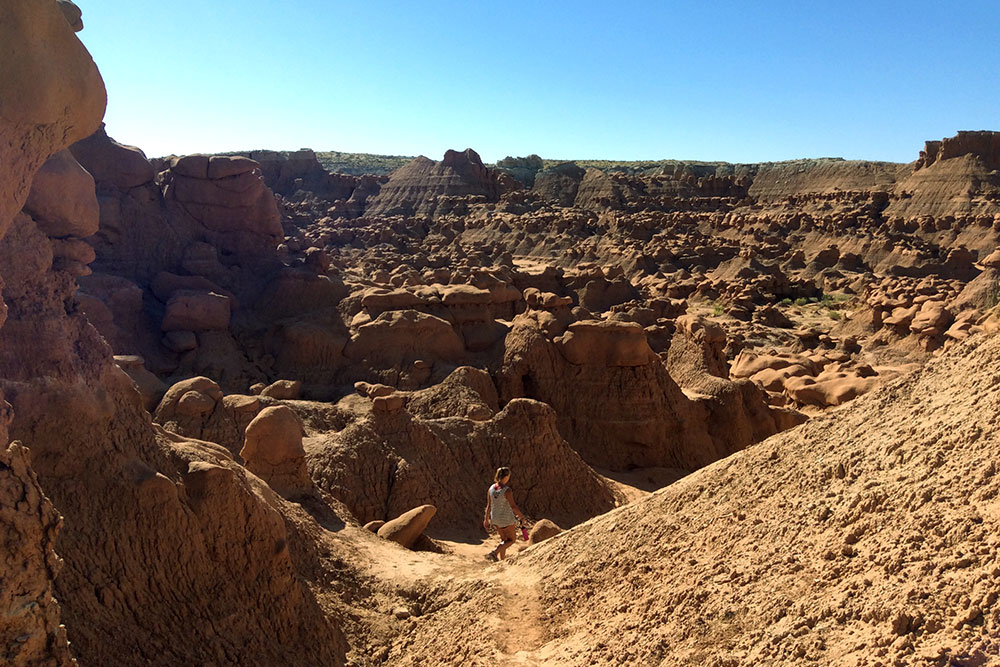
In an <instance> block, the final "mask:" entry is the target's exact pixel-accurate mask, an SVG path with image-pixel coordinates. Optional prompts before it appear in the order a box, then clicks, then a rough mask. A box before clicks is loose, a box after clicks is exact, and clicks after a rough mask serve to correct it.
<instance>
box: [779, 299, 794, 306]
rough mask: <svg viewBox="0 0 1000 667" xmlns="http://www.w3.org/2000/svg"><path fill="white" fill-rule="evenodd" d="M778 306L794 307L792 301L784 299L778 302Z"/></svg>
mask: <svg viewBox="0 0 1000 667" xmlns="http://www.w3.org/2000/svg"><path fill="white" fill-rule="evenodd" d="M778 305H781V306H790V305H792V300H791V299H788V298H785V299H782V300H781V301H779V302H778Z"/></svg>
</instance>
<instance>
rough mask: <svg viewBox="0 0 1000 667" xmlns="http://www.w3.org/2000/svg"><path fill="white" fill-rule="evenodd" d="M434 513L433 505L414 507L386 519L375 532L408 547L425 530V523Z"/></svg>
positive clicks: (383, 537) (429, 520) (428, 521)
mask: <svg viewBox="0 0 1000 667" xmlns="http://www.w3.org/2000/svg"><path fill="white" fill-rule="evenodd" d="M436 513H437V508H435V507H434V506H433V505H421V506H420V507H414V508H413V509H411V510H409V511H408V512H404V513H402V514H400V515H399V516H397V517H396V518H395V519H390V520H389V521H386V522H385V523H383V524H382V525H381V526H379V528H378V530H377V531H376V532H377V533H378V536H379V537H381V538H382V539H384V540H389V541H390V542H395V543H396V544H398V545H400V546H401V547H404V548H406V549H410V548H412V547H413V545H414V544H415V543H416V541H417V539H418V538H419V537H420V536H421V535H422V534H423V532H424V530H426V528H427V524H429V523H430V522H431V519H433V518H434V515H435V514H436Z"/></svg>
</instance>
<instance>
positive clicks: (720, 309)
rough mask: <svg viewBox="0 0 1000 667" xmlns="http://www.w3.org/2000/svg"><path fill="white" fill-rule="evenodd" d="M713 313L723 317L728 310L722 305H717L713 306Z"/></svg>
mask: <svg viewBox="0 0 1000 667" xmlns="http://www.w3.org/2000/svg"><path fill="white" fill-rule="evenodd" d="M712 312H713V313H714V314H715V315H722V313H724V312H726V309H725V308H724V307H723V306H722V304H721V303H715V304H712Z"/></svg>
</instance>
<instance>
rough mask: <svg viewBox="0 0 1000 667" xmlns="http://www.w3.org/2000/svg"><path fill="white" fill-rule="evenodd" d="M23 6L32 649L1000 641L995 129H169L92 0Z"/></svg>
mask: <svg viewBox="0 0 1000 667" xmlns="http://www.w3.org/2000/svg"><path fill="white" fill-rule="evenodd" d="M0 19H2V20H0V41H2V42H3V43H5V44H11V45H14V46H13V47H12V48H11V53H15V54H17V55H16V57H14V58H13V60H12V61H10V62H3V63H0V69H2V71H3V75H4V81H7V82H9V84H8V85H7V86H6V89H5V90H4V91H2V93H0V139H2V141H0V236H2V240H0V274H2V278H3V288H2V295H3V303H4V304H5V305H4V309H3V317H2V318H0V320H2V324H3V326H2V328H0V389H2V394H3V397H4V398H5V399H6V400H5V402H3V403H2V405H3V406H4V410H3V419H2V420H0V430H3V433H0V436H2V438H3V442H4V443H8V442H9V443H10V444H9V445H7V444H5V445H4V447H3V450H2V451H0V520H2V525H3V526H4V528H5V540H4V544H3V547H2V548H0V557H2V559H3V568H4V569H3V572H4V576H3V579H2V581H0V604H2V608H3V611H4V613H3V614H2V615H0V640H2V641H0V652H2V654H0V659H2V660H3V661H4V662H5V663H9V664H18V665H21V664H24V665H28V664H46V665H65V664H71V663H72V662H73V661H74V660H77V661H79V663H80V664H83V665H137V664H163V665H181V664H204V665H274V664H284V665H337V664H344V663H347V662H350V663H352V664H377V663H381V662H391V663H393V664H418V663H421V662H423V663H427V664H433V663H451V664H498V663H499V664H505V663H511V662H518V661H520V662H521V663H522V664H534V663H533V662H532V661H536V662H537V661H547V662H552V663H560V662H564V663H567V664H581V662H583V663H586V662H590V663H591V664H593V663H598V664H626V663H629V664H661V663H662V664H688V663H689V664H714V665H738V664H761V661H770V662H772V663H778V662H780V663H793V662H797V661H800V662H810V661H811V662H828V663H834V662H836V663H838V664H893V663H898V664H906V663H909V662H917V661H925V662H926V664H949V661H952V662H951V664H984V662H983V661H984V660H986V659H987V658H988V657H989V656H990V655H995V654H996V651H997V649H998V647H997V645H996V640H995V638H996V637H997V634H996V633H997V631H998V614H1000V608H998V607H997V606H996V603H997V600H998V594H1000V591H998V590H997V585H996V583H995V581H996V576H997V572H998V571H1000V570H998V568H1000V560H998V554H997V540H996V538H995V535H996V534H997V531H996V528H997V521H998V520H1000V507H998V506H997V503H996V496H997V494H996V488H995V487H996V483H995V479H994V475H995V472H996V470H997V461H996V460H995V459H996V458H997V454H996V452H997V451H998V450H997V448H996V447H995V428H994V427H995V421H996V416H995V415H996V410H995V409H994V408H995V407H996V406H995V401H994V398H995V397H994V396H993V394H994V393H995V388H996V384H997V383H996V378H995V376H994V374H993V371H992V368H993V367H994V366H995V364H994V363H993V362H994V361H995V359H994V357H995V356H996V350H995V348H996V347H997V345H996V344H995V342H994V341H993V338H992V336H991V332H992V331H993V330H994V329H995V326H996V325H995V314H994V313H995V306H996V305H997V302H998V300H1000V276H998V275H997V271H998V270H1000V252H998V251H997V246H998V245H1000V238H998V232H1000V177H998V175H997V169H998V168H1000V134H998V133H993V132H960V133H959V134H958V135H957V136H955V137H952V138H948V139H944V140H943V141H932V142H927V144H926V146H925V149H924V150H923V151H921V152H920V157H919V159H918V160H917V161H916V162H914V163H911V164H907V165H902V164H893V163H881V162H848V161H842V160H832V159H824V160H803V161H796V162H784V163H769V164H752V165H731V164H723V163H682V162H665V163H662V164H660V165H658V166H657V167H655V168H652V169H645V170H640V169H638V168H632V167H629V166H628V165H624V166H620V167H616V168H608V169H605V170H598V169H594V168H587V169H584V168H581V167H579V166H577V165H576V164H573V163H564V164H554V165H548V166H546V164H545V163H544V162H543V161H542V160H540V159H538V158H536V157H535V156H532V157H530V158H508V159H506V160H504V161H501V163H500V164H499V165H498V166H496V167H488V166H486V165H484V164H483V163H482V161H481V160H480V159H479V156H478V155H477V154H476V153H475V152H474V151H472V150H466V151H465V152H462V153H458V152H454V151H449V152H448V153H447V154H446V155H445V156H444V159H443V160H442V161H440V162H435V161H432V160H429V159H426V158H422V157H421V158H417V159H415V160H413V161H412V162H410V163H409V164H407V165H405V166H403V167H401V168H399V169H397V170H396V171H394V172H392V173H390V174H387V175H386V174H382V175H380V174H369V175H362V176H353V175H345V174H337V173H330V172H328V171H327V170H326V169H324V167H323V166H322V164H321V163H320V162H319V161H318V160H317V158H316V155H315V154H313V153H312V152H311V151H299V152H296V153H290V154H288V153H276V152H265V151H261V152H253V153H247V154H241V155H212V156H209V155H188V156H182V157H176V156H171V157H169V158H161V159H152V160H150V159H147V158H146V156H145V155H144V154H143V153H142V152H141V151H140V150H139V149H137V148H133V147H130V146H126V145H123V144H119V143H117V142H116V141H114V140H113V139H111V138H110V137H109V136H108V135H107V134H106V132H105V130H104V127H103V125H102V124H101V118H102V116H103V110H104V104H105V91H104V86H103V83H102V81H101V78H100V75H99V73H98V71H97V69H96V66H95V65H94V63H93V62H92V60H91V59H90V56H89V55H88V54H87V52H86V50H85V49H84V48H83V46H82V45H81V44H80V42H79V41H78V40H77V38H76V36H75V35H74V31H76V30H79V29H81V28H82V21H81V19H80V13H79V10H77V9H76V8H75V6H74V5H72V3H70V2H66V1H60V2H58V3H57V2H54V1H51V2H50V1H48V0H46V1H40V2H39V1H29V0H13V2H9V3H7V6H5V8H4V9H2V10H0ZM928 360H931V361H930V363H929V364H928V363H927V362H928ZM900 376H903V377H900ZM866 393H868V394H869V395H867V396H863V397H861V398H858V397H859V396H861V395H862V394H866ZM854 399H857V400H854ZM844 404H848V405H844ZM838 406H843V407H838ZM940 411H944V413H945V414H942V412H940ZM827 413H829V414H827ZM945 417H947V419H946V418H945ZM803 422H807V423H805V424H804V425H802V426H798V425H800V424H803ZM796 427H797V428H796ZM783 431H788V432H787V433H784V434H782V435H777V436H776V434H779V433H781V432H783ZM772 436H776V437H772ZM765 440H767V442H764V443H762V441H765ZM757 443H762V444H757ZM501 464H502V465H509V466H511V467H512V468H513V469H514V471H515V479H514V484H515V489H516V494H517V500H518V503H519V504H520V506H521V508H522V509H523V510H524V512H525V513H526V514H527V515H528V516H529V518H530V519H532V520H533V521H535V522H537V528H538V530H536V533H535V535H534V536H533V539H532V544H531V546H529V547H527V548H520V549H519V550H517V551H516V555H515V558H514V562H513V564H509V563H505V564H501V565H495V566H488V565H487V564H486V563H485V561H482V559H481V558H480V554H481V553H483V552H484V551H485V550H486V547H484V546H481V543H482V541H483V537H484V536H483V535H482V534H477V533H476V530H477V527H478V525H479V521H480V518H481V513H482V508H483V505H484V497H483V496H484V493H483V491H484V490H485V488H486V485H487V484H488V483H489V480H490V479H491V476H492V472H493V470H494V469H495V468H496V467H497V466H498V465H501ZM705 466H708V467H707V468H706V467H705ZM695 471H698V472H695ZM685 475H687V477H685V478H684V479H683V480H681V481H679V482H675V483H674V484H671V485H669V486H667V488H666V489H665V490H663V491H660V492H657V493H656V494H654V495H652V496H651V497H648V498H643V496H645V495H646V494H647V492H648V491H650V490H652V489H654V488H657V487H659V486H663V485H664V484H666V483H667V482H670V481H673V480H675V479H678V478H680V477H683V476H685ZM427 506H430V507H427ZM616 508H618V509H616ZM595 517H597V518H595ZM543 519H544V520H545V521H544V522H543V521H542V520H543ZM553 524H555V525H553ZM543 527H544V528H545V529H546V530H545V531H543V530H541V528H543ZM560 527H561V528H562V529H566V530H564V532H562V533H559V530H560ZM543 533H547V534H553V533H559V534H558V535H557V536H556V537H553V538H551V539H549V540H547V541H546V542H545V543H544V544H540V545H538V546H535V544H536V543H537V542H540V541H542V538H543V537H545V535H544V534H543ZM584 610H590V611H589V612H587V613H583V612H584ZM508 625H511V626H513V627H510V629H509V630H508V629H507V626H508ZM511 633H518V634H517V637H516V638H515V639H512V637H511ZM991 638H992V639H991ZM977 660H978V661H979V662H976V661H977Z"/></svg>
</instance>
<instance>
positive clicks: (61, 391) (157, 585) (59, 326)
mask: <svg viewBox="0 0 1000 667" xmlns="http://www.w3.org/2000/svg"><path fill="white" fill-rule="evenodd" d="M0 13H3V14H4V20H2V21H0V37H2V41H3V43H4V44H5V46H7V47H8V48H9V49H10V52H11V53H13V54H17V56H16V57H14V58H13V59H5V60H4V62H3V64H2V65H0V68H3V70H4V77H3V78H4V81H5V82H6V83H5V91H6V93H5V94H4V95H2V96H0V118H2V119H3V120H2V122H0V135H2V137H3V140H2V141H0V153H2V155H0V157H2V160H0V163H2V165H3V167H2V170H0V194H2V195H3V196H2V197H0V199H2V201H3V202H4V204H3V205H2V207H0V220H2V224H0V231H2V232H5V235H4V236H3V239H2V241H0V254H2V255H3V257H5V258H6V259H5V260H4V261H3V266H4V267H5V269H4V275H3V278H4V284H5V286H4V293H3V297H4V301H5V303H6V310H5V314H6V322H5V323H4V326H3V328H2V329H0V338H2V340H3V344H2V350H3V353H2V354H0V385H2V387H3V390H4V393H5V395H6V396H7V398H8V399H9V400H10V402H11V404H12V405H13V407H14V417H13V420H12V421H11V422H10V435H11V436H13V437H15V438H18V439H19V440H21V441H22V442H24V443H25V444H26V445H27V446H29V447H31V449H32V450H33V455H34V458H33V468H34V470H35V472H36V473H37V479H38V482H39V483H40V484H41V487H42V488H43V489H44V490H45V493H46V495H47V496H48V497H50V498H51V499H52V503H53V504H54V505H55V507H57V508H58V509H59V510H60V511H61V512H62V514H63V516H64V520H65V521H64V525H63V529H62V531H61V532H60V534H59V536H58V538H57V539H56V542H55V548H56V551H57V552H58V553H59V554H60V555H61V556H62V558H63V559H64V561H65V565H64V567H63V569H62V572H61V573H60V575H59V577H58V578H56V579H55V594H56V597H57V598H58V600H59V604H60V606H61V610H62V616H61V620H62V622H63V623H64V624H65V625H66V633H67V635H68V637H69V639H70V641H71V646H72V650H73V654H74V656H75V657H77V658H79V659H80V660H81V661H82V662H83V663H86V664H109V663H112V662H126V663H136V662H147V661H151V660H155V661H167V662H183V663H191V662H198V663H208V662H215V663H223V662H241V661H244V659H251V658H249V656H251V655H252V656H253V658H252V659H253V660H264V661H277V660H280V661H282V662H286V663H298V664H316V663H318V662H337V661H340V660H342V659H343V654H344V651H345V649H346V647H345V644H344V642H343V638H342V635H341V634H340V631H339V629H338V628H337V627H335V626H333V625H331V624H330V622H329V621H328V620H327V619H326V618H325V617H324V616H323V614H322V613H321V612H320V610H319V608H318V606H317V605H316V602H315V600H314V599H313V598H312V597H311V596H309V595H308V594H307V592H306V590H305V585H304V584H303V582H302V579H300V577H299V575H298V574H297V565H296V562H295V560H294V559H293V557H292V555H291V553H290V551H289V548H288V542H289V539H290V538H291V539H294V537H293V533H294V532H295V531H296V530H297V528H296V523H295V521H294V520H293V519H291V517H292V512H291V510H290V509H289V508H288V507H286V506H284V505H283V504H282V502H283V501H281V500H280V499H278V498H277V497H276V496H274V494H273V493H271V492H270V491H268V490H267V489H266V488H264V487H262V486H261V485H260V483H259V481H257V480H256V479H255V478H253V477H252V476H251V475H249V474H247V473H246V472H245V471H243V470H242V469H241V468H240V467H239V466H237V465H236V464H235V463H234V462H233V461H232V460H231V457H230V456H229V454H228V453H226V452H225V450H222V449H221V448H219V447H218V446H215V445H210V444H207V443H196V442H190V441H184V440H183V439H179V438H174V437H171V436H169V435H167V434H166V433H165V432H158V431H156V430H154V428H153V427H152V426H151V425H150V423H149V420H148V415H147V414H146V413H145V411H144V410H143V408H142V405H141V403H140V399H139V395H138V393H137V392H136V391H135V389H134V388H133V385H132V382H131V380H129V379H128V378H127V377H126V376H125V375H124V374H123V372H122V371H121V370H119V369H118V367H117V366H115V365H114V363H113V360H112V356H111V351H110V350H109V348H108V347H107V345H106V344H105V343H104V341H103V340H102V339H101V338H100V336H99V335H98V334H97V332H96V331H95V330H94V329H93V328H92V327H91V326H90V324H89V323H88V322H87V320H86V318H85V317H84V316H83V314H82V312H81V311H80V310H79V309H77V308H76V307H75V292H76V284H75V278H76V276H77V275H78V271H76V270H75V269H74V267H73V265H72V263H67V262H60V261H56V260H57V259H58V258H60V257H67V255H65V254H62V253H64V252H65V250H60V251H59V252H56V251H54V249H53V245H54V244H51V243H49V241H48V238H47V234H48V233H50V232H53V231H57V232H59V233H63V232H67V231H69V232H70V233H84V231H85V230H86V229H88V227H87V226H86V225H88V224H92V221H90V220H88V219H86V218H84V219H80V220H75V219H74V220H70V221H69V222H71V223H74V225H77V226H74V225H71V226H69V227H66V226H63V227H51V226H48V227H47V226H46V225H47V223H59V224H63V223H65V222H66V221H65V220H62V219H59V218H57V216H56V215H55V214H53V213H52V210H53V209H50V208H47V207H46V206H42V205H41V204H39V206H38V207H34V208H33V210H34V211H35V212H36V213H37V214H39V215H40V217H43V218H45V217H48V216H51V218H52V219H48V220H44V221H43V222H42V224H41V225H40V224H38V223H37V222H36V221H35V220H33V219H32V217H29V215H27V214H23V213H22V214H17V215H16V216H15V214H16V213H17V210H18V209H19V208H20V206H21V204H23V203H24V201H25V198H26V197H27V195H28V190H29V186H30V184H31V180H32V174H33V172H34V171H35V170H36V169H37V168H38V167H40V166H41V165H42V164H43V163H44V162H45V161H46V159H47V158H48V157H49V156H50V155H52V154H55V153H57V152H58V151H59V150H61V149H62V148H64V147H65V145H66V144H67V143H71V142H73V141H77V140H80V139H83V138H85V137H87V136H88V135H90V134H91V133H92V132H94V130H95V129H96V128H97V125H98V123H99V121H100V116H101V113H102V112H103V108H104V103H105V94H104V88H103V85H102V84H101V81H100V77H99V75H98V74H97V70H96V68H95V67H94V65H93V63H92V61H91V60H90V57H89V56H88V55H87V53H86V51H85V50H84V48H83V46H82V45H81V44H80V42H79V41H78V40H77V38H76V37H75V36H74V35H73V28H71V27H70V25H69V24H68V23H67V20H66V18H65V16H64V14H63V12H62V11H60V9H59V8H58V6H57V4H56V3H54V2H52V3H46V2H42V3H33V2H31V3H29V2H20V1H17V2H13V3H8V4H7V5H5V8H4V9H3V10H0ZM77 27H79V26H77ZM60 159H63V160H66V161H68V158H67V157H66V156H65V155H63V156H62V157H61V158H60ZM63 164H66V162H64V163H63ZM61 178H66V179H69V181H68V182H67V188H68V191H74V190H73V188H75V187H76V185H74V183H78V182H79V179H80V173H79V171H77V170H76V169H75V167H72V166H71V165H70V167H69V168H65V169H62V168H60V169H51V170H47V171H46V173H45V175H44V176H43V179H44V182H43V181H40V184H39V189H38V192H39V193H42V192H51V191H52V189H53V188H56V187H57V186H55V185H54V184H53V182H52V180H53V179H55V180H59V179H61ZM99 187H100V186H99ZM42 201H45V199H44V197H43V199H42ZM36 203H38V202H36ZM78 210H79V209H78ZM82 210H86V208H84V209H82ZM39 211H44V214H42V213H39ZM73 215H75V214H73ZM102 217H103V210H102ZM12 220H13V223H11V221H12ZM46 230H48V231H46ZM74 252H75V251H74ZM15 257H16V258H17V259H16V261H14V259H13V258H15ZM74 257H84V256H83V255H81V254H79V253H77V254H76V255H74ZM74 261H80V260H78V259H74ZM4 449H5V451H7V452H8V454H5V462H4V465H5V466H8V469H9V470H10V471H13V472H12V473H8V474H9V476H10V480H9V481H10V482H11V484H12V485H13V484H22V485H24V486H23V489H24V490H23V493H24V494H25V495H24V506H23V507H22V509H21V510H20V511H19V512H18V516H16V517H14V516H12V517H10V523H8V521H7V517H5V521H4V523H5V524H6V525H19V526H21V527H22V529H23V531H24V532H23V534H24V537H25V541H24V542H23V544H21V545H20V546H19V547H18V549H19V550H20V551H21V553H23V555H24V557H25V558H26V560H19V562H20V563H23V564H25V565H26V566H27V568H28V569H27V570H25V571H22V572H20V573H19V574H18V575H17V577H18V579H19V581H20V582H21V583H22V584H23V585H24V588H23V589H22V590H23V593H24V594H27V595H28V596H29V597H30V598H31V599H24V598H21V599H19V600H17V601H12V602H14V603H15V605H18V606H21V609H22V610H24V612H26V614H24V615H21V616H10V615H8V617H7V618H8V619H13V618H15V617H16V618H19V619H20V620H18V621H17V623H21V624H23V625H24V629H25V631H24V632H21V633H19V634H17V635H16V636H14V637H12V638H11V639H13V642H12V643H10V644H6V647H7V648H5V650H6V651H13V652H15V655H11V656H10V657H11V659H12V660H14V659H17V660H20V661H22V662H28V661H31V662H36V663H38V664H67V662H68V656H67V654H66V647H65V641H64V639H63V635H62V633H61V631H60V630H59V629H58V624H57V621H56V616H55V614H56V612H55V608H54V603H53V602H52V601H51V595H50V590H51V588H50V586H51V581H52V577H53V575H54V570H55V568H56V560H55V557H54V556H52V553H51V547H52V537H53V526H54V524H55V521H56V519H55V518H54V514H53V513H52V512H51V510H48V509H46V505H45V503H44V502H43V501H42V500H41V496H40V493H39V492H38V488H37V485H36V484H34V482H33V480H32V478H31V476H30V474H28V473H27V471H26V468H25V466H24V456H23V454H21V453H19V451H20V450H19V449H17V448H14V449H10V450H8V449H7V448H6V447H5V448H4ZM5 488H6V487H5ZM10 490H11V491H14V487H13V486H11V487H10ZM109 498H114V499H115V502H113V503H109V502H108V499H109ZM32 514H33V515H34V516H35V519H34V520H32V519H31V518H30V517H31V516H32ZM248 535H250V536H252V539H250V540H249V541H248V540H247V536H248ZM9 553H10V552H8V553H5V555H4V558H7V557H8V554H9ZM223 570H224V571H225V576H220V573H221V572H223ZM5 571H7V570H5ZM10 572H12V573H13V572H14V570H13V569H11V570H10ZM47 582H48V583H47ZM5 583H6V581H5ZM206 590H211V591H213V593H212V595H211V596H205V594H204V592H205V591H206ZM19 595H21V594H20V593H19ZM36 604H37V606H35V605H36ZM178 608H184V609H185V614H184V615H183V617H182V616H178V614H177V613H176V610H177V609H178ZM137 609H141V613H137V611H136V610H137ZM19 613H20V612H19ZM258 614H263V615H264V616H266V617H267V618H269V622H268V624H266V625H262V624H261V623H260V621H259V618H260V616H259V615H258ZM29 626H30V627H29ZM12 627H13V626H12V625H10V620H8V621H5V623H4V628H5V631H9V630H11V628H12ZM22 640H23V641H22ZM286 641H292V642H293V644H294V645H296V646H297V648H296V649H295V650H294V651H292V652H289V651H287V650H286V649H278V648H277V647H278V646H279V645H281V644H282V643H283V642H286ZM314 642H315V643H314ZM18 645H20V648H18ZM17 651H21V653H16V652H17ZM276 651H280V653H281V654H282V655H281V657H280V658H279V657H278V653H276Z"/></svg>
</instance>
